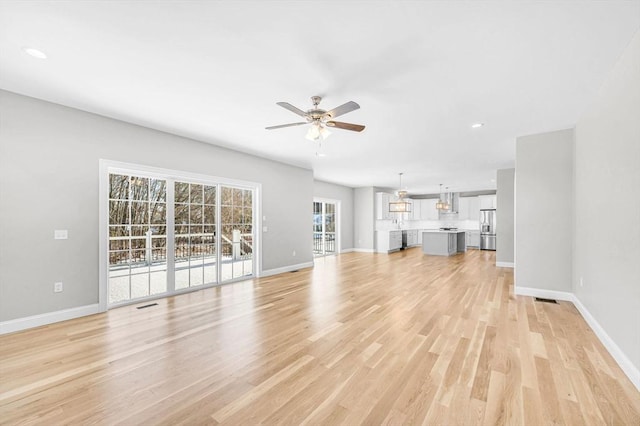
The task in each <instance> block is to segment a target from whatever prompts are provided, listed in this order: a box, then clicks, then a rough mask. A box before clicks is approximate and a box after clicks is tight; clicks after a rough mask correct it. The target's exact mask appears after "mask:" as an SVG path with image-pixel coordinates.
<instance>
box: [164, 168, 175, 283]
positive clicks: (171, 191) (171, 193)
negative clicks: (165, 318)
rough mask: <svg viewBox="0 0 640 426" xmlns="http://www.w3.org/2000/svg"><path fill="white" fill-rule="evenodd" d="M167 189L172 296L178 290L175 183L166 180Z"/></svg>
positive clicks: (169, 270) (168, 254)
mask: <svg viewBox="0 0 640 426" xmlns="http://www.w3.org/2000/svg"><path fill="white" fill-rule="evenodd" d="M166 182H167V183H166V188H167V219H166V226H167V231H166V233H167V293H169V294H172V293H173V292H175V289H176V265H175V237H176V236H175V228H176V227H175V223H176V220H175V219H176V218H175V214H176V209H175V181H174V180H173V179H167V180H166Z"/></svg>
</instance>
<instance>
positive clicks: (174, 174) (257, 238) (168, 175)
mask: <svg viewBox="0 0 640 426" xmlns="http://www.w3.org/2000/svg"><path fill="white" fill-rule="evenodd" d="M99 173H100V176H99V185H100V186H99V191H98V192H99V197H100V199H99V214H98V215H99V220H98V222H99V227H100V228H99V230H98V232H99V239H100V242H99V262H100V265H99V274H100V275H99V284H98V303H99V305H100V308H101V312H105V311H106V310H107V309H109V308H110V307H116V306H119V304H114V305H112V306H109V305H108V302H107V301H108V280H109V272H108V268H107V262H108V253H109V238H108V235H107V229H108V227H109V223H108V220H109V203H108V196H109V174H110V173H119V174H124V175H134V176H144V177H150V178H159V179H164V180H166V181H167V183H170V182H175V181H176V180H178V181H183V180H188V181H189V182H193V183H200V184H205V185H220V186H233V187H238V188H244V189H251V190H252V191H253V206H252V210H253V220H254V222H253V223H254V232H253V236H254V242H253V274H252V275H253V277H260V276H262V232H261V230H262V184H261V183H258V182H250V181H245V180H239V179H230V178H224V177H220V176H211V175H204V174H200V173H192V172H187V171H182V170H173V169H164V168H159V167H153V166H147V165H143V164H134V163H125V162H121V161H113V160H106V159H100V160H99ZM216 197H217V199H216V200H217V205H220V202H219V201H220V193H219V191H218V192H217V194H216ZM171 198H172V197H170V195H169V191H168V193H167V200H166V203H167V214H169V210H170V209H173V203H171V206H169V203H170V202H171V201H172V200H171ZM218 217H219V216H218ZM219 220H220V219H218V221H219ZM170 222H171V221H168V222H167V227H168V228H170V229H171V230H173V226H171V225H172V223H170ZM172 232H173V231H171V232H169V231H168V232H167V240H169V239H170V237H171V235H170V234H171V233H172ZM219 235H220V234H219V233H218V237H217V242H216V244H217V245H218V247H219V246H220V244H219V243H220V241H219V240H220V237H219ZM172 240H173V239H171V241H172ZM168 248H170V246H169V245H168ZM171 253H173V250H171ZM219 253H220V252H219V251H218V264H220V259H219ZM169 263H170V262H169V259H167V292H166V293H163V294H161V295H158V297H155V296H154V297H150V298H149V300H153V299H156V298H164V297H170V296H175V295H177V294H179V293H180V292H176V290H175V282H173V281H172V280H173V278H172V277H169V272H170V269H171V268H170V267H169ZM250 278H251V277H248V278H247V277H243V279H250ZM232 281H233V280H230V281H224V282H220V283H216V284H215V285H218V284H226V283H229V282H232ZM171 284H173V285H171ZM171 287H173V288H171ZM197 288H204V287H202V286H198V287H197ZM143 299H146V298H139V299H132V300H129V301H127V303H126V304H134V303H138V302H140V301H142V300H143ZM129 302H130V303H129Z"/></svg>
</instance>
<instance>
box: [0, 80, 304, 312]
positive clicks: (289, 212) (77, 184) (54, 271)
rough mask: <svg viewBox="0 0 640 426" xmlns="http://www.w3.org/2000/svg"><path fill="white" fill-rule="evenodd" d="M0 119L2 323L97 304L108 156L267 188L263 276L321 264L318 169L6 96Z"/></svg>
mask: <svg viewBox="0 0 640 426" xmlns="http://www.w3.org/2000/svg"><path fill="white" fill-rule="evenodd" d="M0 117H1V120H2V121H1V122H0V126H1V131H0V321H6V320H10V319H16V318H23V317H27V316H31V315H36V314H42V313H47V312H53V311H57V310H61V309H66V308H72V307H79V306H85V305H90V304H94V303H97V302H98V243H99V241H98V175H99V173H98V160H99V159H101V158H103V159H108V160H115V161H123V162H130V163H136V164H143V165H148V166H155V167H161V168H167V169H175V170H182V171H187V172H192V173H202V174H207V175H213V176H221V177H227V178H233V179H239V180H246V181H252V182H258V183H261V184H262V191H263V192H262V208H263V210H262V214H263V215H265V216H267V222H266V223H265V225H267V226H268V232H267V233H265V234H263V240H262V253H263V269H264V270H269V269H274V268H280V267H286V266H289V265H295V264H299V263H305V262H312V261H313V256H312V242H311V238H312V237H311V235H312V234H311V233H312V228H311V203H312V200H313V174H312V172H311V171H310V170H305V169H301V168H297V167H292V166H288V165H285V164H282V163H277V162H274V161H269V160H266V159H262V158H258V157H254V156H251V155H246V154H242V153H239V152H235V151H231V150H228V149H223V148H219V147H215V146H213V145H209V144H205V143H201V142H197V141H194V140H190V139H186V138H182V137H179V136H175V135H171V134H167V133H163V132H159V131H155V130H151V129H148V128H144V127H140V126H136V125H132V124H128V123H124V122H121V121H117V120H112V119H109V118H105V117H102V116H98V115H94V114H90V113H87V112H83V111H79V110H75V109H71V108H66V107H63V106H60V105H56V104H52V103H48V102H43V101H40V100H37V99H33V98H28V97H24V96H20V95H16V94H13V93H9V92H5V91H0ZM54 229H68V230H69V239H68V240H58V241H54V239H53V231H54ZM293 250H295V251H296V252H297V256H296V257H293V256H292V252H293ZM56 281H62V282H64V286H65V287H64V292H62V293H55V294H54V293H53V283H54V282H56Z"/></svg>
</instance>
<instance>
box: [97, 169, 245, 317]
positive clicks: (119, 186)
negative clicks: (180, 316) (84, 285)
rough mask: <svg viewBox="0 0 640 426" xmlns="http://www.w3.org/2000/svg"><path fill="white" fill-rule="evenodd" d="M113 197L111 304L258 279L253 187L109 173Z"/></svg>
mask: <svg viewBox="0 0 640 426" xmlns="http://www.w3.org/2000/svg"><path fill="white" fill-rule="evenodd" d="M108 197H109V203H108V205H109V213H108V217H109V220H108V227H109V230H108V238H109V244H108V290H107V293H108V304H109V305H114V304H123V303H127V302H129V301H135V300H141V299H145V298H150V297H152V296H157V295H169V294H174V293H176V292H181V291H185V290H188V289H190V288H201V287H204V286H210V285H215V284H217V283H222V282H228V281H232V280H238V279H242V278H246V277H250V276H252V275H253V271H254V269H255V268H254V256H253V253H254V247H253V244H254V200H255V194H254V189H253V188H246V187H239V186H232V185H226V184H225V185H222V184H220V183H215V182H203V181H194V180H190V179H173V178H169V177H166V178H162V177H157V176H153V177H150V176H144V175H142V174H134V173H131V174H124V173H109V195H108ZM220 231H221V232H220Z"/></svg>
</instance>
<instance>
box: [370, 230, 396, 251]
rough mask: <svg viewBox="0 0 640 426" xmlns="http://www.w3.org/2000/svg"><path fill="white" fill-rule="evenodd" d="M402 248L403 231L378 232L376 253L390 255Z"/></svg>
mask: <svg viewBox="0 0 640 426" xmlns="http://www.w3.org/2000/svg"><path fill="white" fill-rule="evenodd" d="M401 248H402V231H399V230H398V231H376V251H377V252H378V253H389V252H391V251H396V250H400V249H401Z"/></svg>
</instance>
